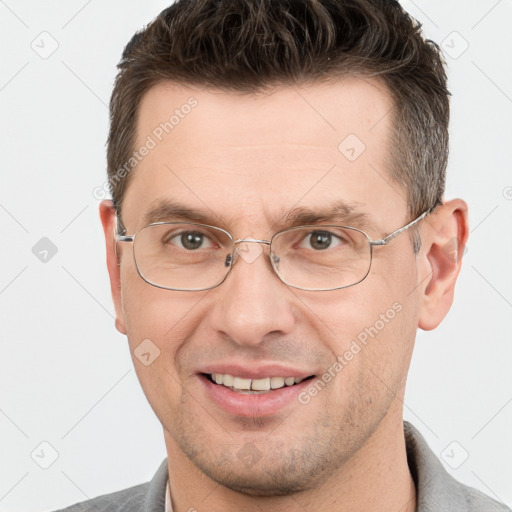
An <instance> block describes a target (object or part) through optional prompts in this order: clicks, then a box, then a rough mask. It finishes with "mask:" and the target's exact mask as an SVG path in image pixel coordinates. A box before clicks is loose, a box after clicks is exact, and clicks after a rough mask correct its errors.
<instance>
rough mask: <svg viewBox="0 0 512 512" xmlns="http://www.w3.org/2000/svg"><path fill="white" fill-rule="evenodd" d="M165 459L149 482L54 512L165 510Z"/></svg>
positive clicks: (141, 511) (147, 511)
mask: <svg viewBox="0 0 512 512" xmlns="http://www.w3.org/2000/svg"><path fill="white" fill-rule="evenodd" d="M167 479H168V472H167V459H165V460H164V461H163V462H162V464H160V467H159V468H158V470H157V472H156V473H155V475H154V476H153V478H152V479H151V481H150V482H147V483H144V484H139V485H136V486H134V487H129V488H128V489H123V490H122V491H117V492H113V493H111V494H105V495H103V496H98V497H97V498H94V499H92V500H87V501H82V502H80V503H76V504H75V505H71V506H70V507H67V508H63V509H60V510H56V511H55V512H153V511H162V510H164V509H165V492H166V487H167Z"/></svg>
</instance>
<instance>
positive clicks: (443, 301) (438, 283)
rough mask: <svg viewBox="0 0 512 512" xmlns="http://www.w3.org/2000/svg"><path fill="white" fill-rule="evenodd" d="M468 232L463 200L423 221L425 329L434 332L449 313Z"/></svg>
mask: <svg viewBox="0 0 512 512" xmlns="http://www.w3.org/2000/svg"><path fill="white" fill-rule="evenodd" d="M468 233H469V231H468V206H467V204H466V203H465V202H464V201H462V200H461V199H453V200H451V201H448V202H444V203H443V204H442V205H441V206H439V207H438V208H437V209H436V210H435V212H434V213H432V214H431V215H430V216H428V217H427V218H426V219H425V221H424V226H423V229H422V241H423V247H422V249H421V251H420V255H419V256H418V258H420V260H421V261H420V265H419V268H420V275H419V281H420V282H421V283H422V285H421V286H420V288H419V289H420V292H421V297H420V301H421V308H420V315H419V321H418V327H420V328H421V329H423V330H426V331H429V330H431V329H435V328H436V327H437V326H438V325H439V324H440V323H441V321H442V320H443V318H444V317H445V316H446V314H447V313H448V311H449V310H450V307H451V305H452V302H453V295H454V291H455V282H456V281H457V277H458V275H459V272H460V269H461V265H462V256H463V253H464V248H465V246H466V242H467V238H468Z"/></svg>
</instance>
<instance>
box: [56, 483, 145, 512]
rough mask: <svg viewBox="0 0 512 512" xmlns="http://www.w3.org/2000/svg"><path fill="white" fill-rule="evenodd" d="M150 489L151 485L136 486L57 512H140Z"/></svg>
mask: <svg viewBox="0 0 512 512" xmlns="http://www.w3.org/2000/svg"><path fill="white" fill-rule="evenodd" d="M148 488H149V483H146V484H140V485H136V486H134V487H129V488H128V489H123V490H122V491H117V492H113V493H111V494H105V495H103V496H98V497H97V498H94V499H92V500H87V501H82V502H80V503H77V504H75V505H71V506H70V507H67V508H64V509H60V510H57V511H55V512H89V511H90V512H93V511H94V512H98V511H101V512H118V511H119V512H121V511H126V512H132V511H133V512H139V511H141V510H143V508H144V503H145V500H146V495H147V493H148Z"/></svg>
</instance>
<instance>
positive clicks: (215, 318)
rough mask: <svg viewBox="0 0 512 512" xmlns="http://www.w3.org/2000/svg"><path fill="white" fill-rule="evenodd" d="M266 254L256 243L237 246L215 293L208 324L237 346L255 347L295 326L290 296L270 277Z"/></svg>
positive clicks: (271, 271) (273, 276)
mask: <svg viewBox="0 0 512 512" xmlns="http://www.w3.org/2000/svg"><path fill="white" fill-rule="evenodd" d="M268 251H269V248H268V246H267V245H264V244H260V243H254V242H250V243H246V242H244V243H242V244H240V245H238V247H237V254H236V256H235V258H234V262H233V267H232V269H231V271H230V272H229V274H228V276H227V277H226V280H225V281H224V282H223V283H222V284H221V285H220V286H219V287H218V288H216V289H215V294H216V297H215V299H216V300H215V305H214V306H213V308H212V309H211V310H210V313H209V316H210V322H209V323H210V325H211V327H212V328H213V329H215V330H216V331H217V333H218V334H221V335H224V336H227V337H228V338H229V339H231V340H232V341H233V342H234V343H237V344H238V345H244V346H256V345H258V344H259V343H261V342H262V341H263V340H265V339H266V338H268V335H269V334H273V335H275V334H280V335H285V334H289V333H291V332H292V331H293V329H294V326H295V322H296V318H297V315H296V314H294V313H295V307H294V305H293V300H291V299H292V297H293V294H292V293H291V290H290V289H289V288H288V286H287V285H285V284H284V283H283V282H282V281H281V280H280V279H279V277H278V276H277V275H276V274H275V273H274V270H273V269H272V266H271V263H270V259H269V257H268Z"/></svg>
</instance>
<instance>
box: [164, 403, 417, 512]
mask: <svg viewBox="0 0 512 512" xmlns="http://www.w3.org/2000/svg"><path fill="white" fill-rule="evenodd" d="M389 412H390V413H391V412H392V411H389ZM165 438H166V445H167V454H168V460H169V482H170V489H171V499H172V504H173V512H187V511H189V510H195V509H197V510H201V509H202V508H206V509H207V510H210V511H212V512H217V511H219V512H220V511H222V512H236V511H240V510H247V511H251V512H252V511H254V512H257V511H261V510H265V511H268V512H284V511H286V512H292V511H293V512H295V511H297V512H305V511H307V512H310V511H311V512H313V511H318V510H322V509H323V510H333V511H337V512H355V511H360V510H365V512H414V511H415V510H416V489H415V485H414V481H413V479H412V477H411V474H410V472H409V467H408V464H407V454H406V449H405V439H404V433H403V422H402V418H401V411H400V414H399V415H396V414H395V415H392V416H391V415H389V414H388V415H387V416H386V417H385V418H384V419H383V421H382V422H381V423H380V425H379V426H378V427H377V429H376V430H375V431H374V432H373V434H372V435H371V436H370V437H369V438H368V439H367V441H366V443H365V444H364V446H363V447H362V448H361V449H360V450H359V451H358V452H357V453H356V454H355V455H354V456H353V457H352V458H351V459H350V460H349V461H347V462H346V463H345V464H344V465H343V466H341V467H340V468H339V469H338V470H337V471H336V472H335V473H334V474H332V475H331V476H330V477H329V478H328V479H327V480H324V481H323V482H321V483H320V484H319V485H317V486H316V487H315V488H312V489H309V490H307V491H301V492H298V493H295V494H293V495H287V496H271V497H265V496H248V495H245V494H242V493H239V492H237V491H233V490H231V489H228V488H226V487H223V486H222V485H219V484H218V483H217V482H214V481H213V480H211V479H210V478H209V477H207V476H206V475H205V474H204V473H202V472H201V471H200V470H199V469H197V468H196V467H195V466H194V464H193V463H192V462H191V461H190V460H189V459H188V458H187V457H186V456H185V455H184V454H183V452H182V451H181V450H180V449H179V447H178V446H177V445H176V443H175V442H174V440H173V439H172V437H171V436H170V435H169V434H168V433H167V432H165Z"/></svg>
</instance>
